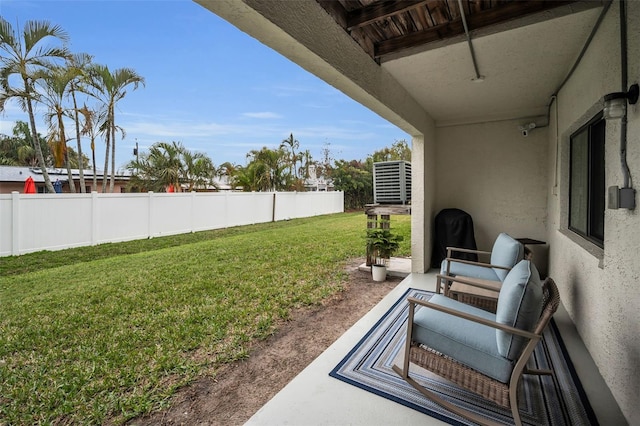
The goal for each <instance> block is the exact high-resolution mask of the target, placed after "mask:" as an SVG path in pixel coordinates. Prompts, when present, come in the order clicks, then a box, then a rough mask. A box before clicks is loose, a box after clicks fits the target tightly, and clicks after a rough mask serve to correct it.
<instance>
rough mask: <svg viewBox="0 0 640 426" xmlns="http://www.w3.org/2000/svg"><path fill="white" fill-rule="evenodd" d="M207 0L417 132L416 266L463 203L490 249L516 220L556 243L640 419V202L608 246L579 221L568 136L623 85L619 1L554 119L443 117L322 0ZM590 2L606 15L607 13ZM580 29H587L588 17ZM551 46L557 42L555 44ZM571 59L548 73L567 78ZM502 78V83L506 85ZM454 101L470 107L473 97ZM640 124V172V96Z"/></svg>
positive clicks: (612, 177)
mask: <svg viewBox="0 0 640 426" xmlns="http://www.w3.org/2000/svg"><path fill="white" fill-rule="evenodd" d="M197 2H198V3H200V4H202V5H203V6H204V7H206V8H208V9H209V10H211V11H212V12H214V13H216V14H218V15H220V16H221V17H222V18H224V19H226V20H228V21H229V22H231V23H232V24H233V25H235V26H237V27H238V28H239V29H241V30H242V31H244V32H246V33H248V34H250V35H252V36H253V37H256V38H257V39H259V40H260V41H262V42H263V43H265V44H267V45H268V46H270V47H272V48H273V49H275V50H277V51H279V52H280V53H282V54H283V55H284V56H286V57H288V58H289V59H291V60H293V61H295V62H296V63H298V64H299V65H301V66H302V67H304V68H305V69H307V70H308V71H310V72H312V73H313V74H315V75H317V76H319V77H320V78H322V79H324V80H325V81H326V82H327V83H329V84H331V85H333V86H335V87H336V88H338V89H339V90H341V91H343V92H344V93H345V94H347V95H348V96H350V97H352V98H353V99H355V100H357V101H358V102H360V103H362V104H363V105H365V106H367V107H368V108H370V109H371V110H373V111H375V112H377V113H378V114H380V115H381V116H382V117H384V118H386V119H387V120H389V121H390V122H392V123H393V124H395V125H397V126H398V127H400V128H402V129H403V130H404V131H406V132H407V133H409V134H410V135H412V149H413V158H412V172H413V188H412V191H413V193H412V242H411V243H412V270H413V271H414V272H425V271H426V270H427V269H429V266H430V257H431V244H432V237H431V232H432V231H431V226H432V221H433V218H434V216H435V214H436V213H437V212H438V211H439V210H440V209H442V208H447V207H457V208H461V209H463V210H466V211H467V212H469V213H470V214H471V216H472V217H473V220H474V226H475V232H476V241H477V243H478V246H480V247H481V248H490V246H491V244H492V242H493V240H494V239H495V237H496V236H497V234H498V233H499V232H503V231H504V232H508V233H510V234H512V235H513V236H516V237H530V238H535V239H540V240H543V241H546V242H547V243H548V244H547V245H546V246H545V247H543V248H541V252H540V253H539V254H540V256H539V257H538V258H537V261H538V262H540V266H541V269H543V270H545V271H548V273H549V275H550V276H552V277H553V278H554V280H555V281H556V282H557V284H558V286H559V288H560V292H561V298H562V302H563V304H564V306H565V307H566V309H567V311H568V313H569V315H570V316H571V318H572V319H573V321H574V323H575V325H576V328H577V330H578V332H579V333H580V336H581V338H582V339H583V340H584V342H585V344H586V346H587V348H588V350H589V352H590V354H591V356H592V357H593V359H594V361H595V363H596V365H597V366H598V369H599V370H600V373H601V374H602V376H603V378H604V380H605V381H606V383H607V385H608V387H609V388H610V390H611V392H612V394H613V395H614V397H615V399H616V401H617V402H618V404H619V406H620V409H621V411H622V412H623V414H624V416H625V417H626V419H627V420H628V421H629V423H634V422H637V419H639V418H640V404H638V401H639V400H638V395H640V380H638V374H637V371H639V370H640V310H639V309H638V306H639V305H640V287H639V286H638V285H639V283H640V255H639V248H640V213H639V209H640V208H637V209H636V210H633V211H629V210H607V211H606V218H605V235H606V236H605V244H604V246H605V248H604V250H602V249H599V248H597V247H595V246H594V245H593V244H591V243H588V242H586V240H583V239H582V238H580V237H578V236H577V235H575V234H573V233H572V232H569V231H567V230H566V225H567V220H566V217H567V206H568V202H567V194H568V181H567V177H568V140H569V139H568V138H569V136H570V135H571V133H572V132H573V131H575V130H576V129H578V128H579V127H580V126H581V125H583V124H585V122H586V121H587V120H589V119H590V118H591V117H593V115H594V114H596V113H597V112H598V111H601V109H602V98H603V96H604V95H605V94H607V93H610V92H614V91H619V90H620V85H621V82H620V47H619V46H620V42H619V18H618V16H619V13H618V3H617V2H614V4H613V6H611V8H610V9H609V11H608V13H607V15H606V16H605V19H604V21H603V22H602V25H601V27H600V28H599V30H598V32H597V33H596V35H595V37H594V39H593V42H592V43H591V45H590V47H589V49H588V50H587V51H586V54H585V56H584V58H583V59H582V62H581V63H580V64H579V65H578V67H577V69H576V71H575V73H574V74H573V75H572V76H571V78H570V79H569V80H568V81H567V83H566V85H564V87H563V88H562V90H561V91H560V92H559V94H558V96H557V99H556V100H554V102H552V103H551V108H550V109H549V112H550V114H549V117H546V116H544V115H543V116H542V117H540V116H539V114H540V110H541V109H540V105H530V106H531V108H527V107H528V106H527V105H524V106H523V107H522V110H533V111H536V115H535V116H533V117H532V116H523V117H514V116H511V115H509V116H503V117H502V118H501V117H499V116H496V115H495V114H493V112H494V111H477V114H473V112H472V111H471V112H469V113H468V114H467V115H468V116H473V117H474V119H473V120H468V121H467V122H466V123H465V122H464V121H462V122H461V121H460V120H454V121H447V120H442V121H441V122H440V123H438V122H436V121H435V120H434V119H433V118H432V117H431V116H430V115H429V114H428V113H427V111H426V109H425V108H424V107H423V106H422V104H421V103H420V102H418V101H416V100H415V99H414V98H413V97H412V94H411V93H410V91H409V90H407V88H406V87H405V86H404V85H402V84H400V83H399V82H398V80H396V79H394V77H393V76H392V74H391V73H390V72H388V71H387V70H386V69H385V66H384V64H383V66H379V65H378V64H376V63H375V62H374V61H373V60H372V59H371V58H370V57H368V56H367V55H366V54H365V53H364V52H362V50H361V49H360V48H359V47H358V46H357V45H356V44H355V42H354V41H353V40H351V39H350V38H349V37H348V35H347V34H346V33H345V32H344V31H343V30H342V29H341V28H339V27H338V26H337V25H335V22H333V20H332V19H331V18H330V17H329V16H328V15H327V14H326V13H325V12H324V11H323V10H322V9H321V7H320V6H319V5H318V4H317V2H316V1H315V0H309V1H297V2H290V1H286V0H281V1H276V0H271V1H259V0H244V1H233V0H215V1H213V0H211V1H207V0H197ZM627 6H628V22H629V29H628V32H629V45H628V52H629V53H630V54H629V66H628V70H629V84H631V83H634V82H638V81H639V80H640V58H639V57H638V52H640V26H639V25H638V24H640V2H627ZM588 13H590V15H589V16H590V17H593V18H594V19H595V17H597V14H598V13H599V12H598V11H591V12H588ZM558 22H559V23H561V22H563V21H561V20H559V21H558ZM567 22H568V21H567ZM588 22H592V21H588ZM545 25H548V24H545ZM558 25H560V24H558ZM567 25H568V24H567ZM580 31H582V32H581V36H580V37H581V38H580V39H581V40H584V39H585V38H586V37H583V35H584V34H585V28H584V26H583V27H582V28H580ZM586 33H588V31H586ZM534 41H535V40H534ZM552 42H553V40H552ZM556 42H557V43H560V44H561V43H562V40H557V41H556ZM479 44H480V45H482V44H481V43H479ZM489 47H490V46H488V48H489ZM579 47H580V48H581V47H582V45H581V44H580V46H579ZM551 48H553V43H551V44H549V45H548V47H547V49H551ZM456 49H458V47H456ZM514 54H515V53H514ZM542 54H544V53H542ZM578 54H579V49H578V50H576V51H573V55H574V57H577V56H578ZM563 55H565V56H566V53H563ZM486 57H490V56H485V58H486ZM496 57H497V58H499V57H500V55H497V56H496ZM387 67H389V69H390V68H391V66H390V65H387ZM567 71H568V69H562V70H561V72H558V73H555V74H553V76H551V75H550V74H540V77H539V78H553V79H557V78H562V77H563V76H564V75H566V72H567ZM419 75H420V73H416V75H415V77H414V80H415V84H419V80H418V78H419ZM430 77H432V78H436V79H437V76H434V75H431V76H430ZM408 81H413V80H408ZM554 82H555V80H554ZM559 82H560V81H558V82H557V83H554V84H559ZM405 85H406V84H405ZM470 90H471V89H470ZM494 90H495V91H499V90H500V88H499V85H498V86H496V88H495V89H494ZM522 90H525V87H524V86H523V87H522ZM447 101H448V102H451V101H454V102H458V103H460V104H461V105H462V104H463V103H464V102H465V98H464V97H459V98H456V99H453V100H451V99H448V100H447ZM549 102H551V100H550V99H549ZM542 110H544V108H542ZM488 112H491V113H492V114H487V113H488ZM483 114H484V115H485V116H487V118H486V119H484V120H483V119H481V118H480V117H482V116H483ZM489 115H490V117H489ZM530 121H535V122H536V124H537V125H538V126H539V127H538V128H536V129H535V130H533V131H532V132H531V134H530V135H529V136H528V137H522V135H521V133H520V131H519V130H518V126H519V125H522V124H524V123H526V122H530ZM628 130H629V131H628V163H629V168H630V170H631V174H632V176H633V177H635V178H636V179H637V180H638V181H640V108H639V107H638V106H637V105H636V106H632V107H631V108H630V110H629V127H628ZM619 132H620V124H619V123H615V122H608V123H607V141H606V173H607V174H606V186H611V185H618V186H622V173H621V168H620V157H619V152H618V151H619V135H620V133H619ZM536 255H537V254H536Z"/></svg>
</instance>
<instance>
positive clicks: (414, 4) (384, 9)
mask: <svg viewBox="0 0 640 426" xmlns="http://www.w3.org/2000/svg"><path fill="white" fill-rule="evenodd" d="M430 1H433V0H402V1H383V2H380V3H372V4H370V5H369V6H366V7H363V8H361V9H355V10H352V11H350V12H348V13H347V30H348V31H351V30H352V29H354V28H360V27H364V26H366V25H370V24H372V23H374V22H377V21H382V20H384V19H386V18H388V17H390V16H395V15H399V14H401V13H404V12H408V11H409V10H411V9H415V8H418V7H420V6H423V5H425V4H427V3H429V2H430Z"/></svg>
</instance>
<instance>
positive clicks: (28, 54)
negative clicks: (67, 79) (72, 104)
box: [0, 17, 69, 193]
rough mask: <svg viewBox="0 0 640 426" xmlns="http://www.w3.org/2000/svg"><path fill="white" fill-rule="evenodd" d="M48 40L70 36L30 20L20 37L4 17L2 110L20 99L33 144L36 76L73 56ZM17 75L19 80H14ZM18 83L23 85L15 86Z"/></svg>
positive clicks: (0, 32) (0, 23) (0, 34)
mask: <svg viewBox="0 0 640 426" xmlns="http://www.w3.org/2000/svg"><path fill="white" fill-rule="evenodd" d="M48 37H52V38H55V39H58V40H60V41H63V42H66V41H67V40H68V35H67V33H66V32H65V31H64V30H63V29H62V28H61V27H59V26H57V25H51V24H50V23H49V22H47V21H27V22H26V24H25V26H24V27H23V30H22V38H19V37H17V36H16V32H15V31H14V29H13V27H12V26H11V24H9V22H7V21H6V20H5V19H4V18H2V17H0V86H1V87H2V90H1V91H0V111H4V106H5V103H6V101H7V100H9V99H16V100H17V101H18V103H19V105H20V107H21V108H22V110H23V111H26V112H27V113H28V114H29V123H30V125H31V136H32V140H33V141H37V140H38V132H37V130H36V119H35V114H34V112H33V103H34V102H37V101H38V99H39V96H38V93H37V92H36V90H35V88H34V81H33V76H34V74H35V73H37V72H38V71H40V70H42V69H43V68H50V67H51V66H53V64H54V63H55V61H56V60H58V59H64V58H66V57H68V56H69V51H68V50H67V49H66V47H49V46H46V45H43V43H44V41H45V40H46V39H47V38H48ZM13 76H18V77H19V78H18V79H13V78H12V77H13ZM16 80H18V81H20V82H21V85H20V84H18V85H14V84H13V83H14V82H15V81H16ZM34 148H35V151H36V156H37V158H38V163H39V165H40V168H41V169H42V175H43V177H44V182H45V186H46V188H47V191H49V192H51V193H54V192H55V190H54V188H53V185H52V184H51V179H49V174H48V173H47V168H46V164H45V160H44V156H43V154H42V149H41V148H40V146H39V145H38V144H37V143H34Z"/></svg>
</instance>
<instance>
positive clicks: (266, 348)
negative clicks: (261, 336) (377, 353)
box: [129, 259, 401, 426]
mask: <svg viewBox="0 0 640 426" xmlns="http://www.w3.org/2000/svg"><path fill="white" fill-rule="evenodd" d="M363 261H364V259H356V260H354V261H353V262H350V263H349V265H348V267H347V272H348V273H349V280H348V283H347V284H346V286H345V290H344V291H342V292H341V293H339V294H337V295H335V296H334V297H332V298H331V299H329V300H327V301H325V303H324V304H323V305H322V306H319V307H311V308H306V309H301V310H299V311H297V312H294V313H293V315H292V316H291V320H289V321H287V322H285V323H283V324H282V326H281V327H280V328H279V330H278V332H277V333H276V334H274V335H273V336H271V337H270V338H268V339H267V340H264V341H262V342H259V343H257V344H256V345H255V346H254V347H253V348H252V350H251V351H250V354H249V358H248V359H246V360H243V361H238V362H234V363H232V364H229V365H226V366H224V367H222V368H221V369H220V370H218V372H217V374H216V377H215V378H211V377H204V378H201V379H199V380H196V381H195V382H194V383H192V384H191V385H189V386H186V387H184V388H183V389H181V390H180V391H179V392H178V393H177V395H176V396H175V397H174V398H173V400H172V402H171V406H170V407H169V408H168V409H166V410H163V411H160V412H156V413H153V414H151V415H149V416H145V417H142V418H138V419H135V420H133V421H131V422H130V423H129V424H131V425H140V426H146V425H241V424H243V423H245V422H246V421H247V420H249V418H250V417H251V416H252V415H253V414H254V413H255V412H256V411H258V410H259V409H260V408H261V407H262V406H263V405H264V404H265V403H266V402H267V401H269V400H270V399H271V398H272V397H273V396H274V395H275V394H276V393H278V391H279V390H280V389H282V388H283V387H284V386H285V385H286V384H287V383H289V382H290V381H291V380H292V379H293V378H294V377H295V376H296V375H297V374H298V373H299V372H300V371H302V370H303V369H304V368H305V367H306V366H307V365H308V364H309V363H311V361H313V360H314V359H315V358H316V357H317V356H318V355H320V354H321V353H322V352H323V351H324V350H325V349H326V348H327V347H329V346H330V345H331V344H332V343H333V342H334V341H335V340H336V339H337V338H338V337H340V336H341V335H342V334H343V333H344V332H345V331H347V330H348V329H349V328H350V327H351V326H352V325H353V324H354V323H355V322H356V321H357V320H358V319H360V318H361V317H362V316H363V315H364V314H366V313H367V312H368V311H369V310H370V309H371V308H372V307H373V306H375V305H376V304H377V303H378V302H379V301H380V300H381V299H382V298H383V297H384V296H385V295H387V293H389V291H391V290H392V289H393V288H394V287H395V286H397V285H398V283H399V282H400V281H401V279H400V278H393V277H389V278H388V280H387V281H385V282H383V283H376V282H373V281H372V279H371V274H370V273H368V272H362V271H359V270H358V265H360V264H362V262H363ZM319 324H322V326H321V327H318V325H319ZM309 330H313V332H312V333H310V332H309Z"/></svg>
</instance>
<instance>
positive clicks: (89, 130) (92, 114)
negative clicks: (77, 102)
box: [77, 104, 105, 191]
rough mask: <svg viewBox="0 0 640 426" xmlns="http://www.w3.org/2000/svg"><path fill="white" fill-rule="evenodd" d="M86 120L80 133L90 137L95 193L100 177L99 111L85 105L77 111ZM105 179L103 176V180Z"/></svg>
mask: <svg viewBox="0 0 640 426" xmlns="http://www.w3.org/2000/svg"><path fill="white" fill-rule="evenodd" d="M77 111H78V112H79V113H80V114H81V115H82V117H83V119H84V124H83V125H82V129H81V130H80V133H81V134H82V135H84V136H89V138H90V140H91V164H92V167H93V189H92V190H93V191H97V190H98V176H97V174H96V137H97V136H98V133H99V123H100V121H101V119H100V116H99V115H98V112H97V111H94V110H91V109H89V108H87V105H86V104H85V105H84V106H83V107H82V108H80V109H78V110H77ZM104 179H105V177H104V176H103V180H104Z"/></svg>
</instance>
